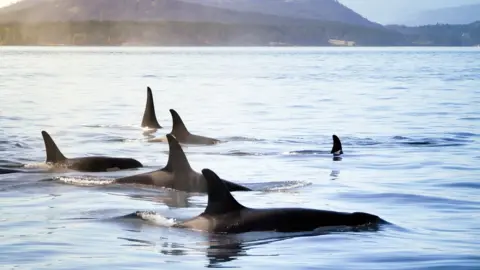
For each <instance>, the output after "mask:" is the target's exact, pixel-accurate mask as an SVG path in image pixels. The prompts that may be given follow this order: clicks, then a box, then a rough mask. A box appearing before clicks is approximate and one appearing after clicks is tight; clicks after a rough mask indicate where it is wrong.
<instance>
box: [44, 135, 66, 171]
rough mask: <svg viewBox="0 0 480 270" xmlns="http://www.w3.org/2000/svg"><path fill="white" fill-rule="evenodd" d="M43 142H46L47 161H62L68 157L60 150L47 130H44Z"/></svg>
mask: <svg viewBox="0 0 480 270" xmlns="http://www.w3.org/2000/svg"><path fill="white" fill-rule="evenodd" d="M42 137H43V142H44V143H45V151H46V152H47V160H46V162H53V163H55V162H61V161H64V160H66V159H67V158H66V157H65V156H64V155H63V154H62V152H60V149H58V147H57V145H56V144H55V142H54V141H53V139H52V137H50V135H49V134H48V133H47V132H46V131H44V130H43V131H42Z"/></svg>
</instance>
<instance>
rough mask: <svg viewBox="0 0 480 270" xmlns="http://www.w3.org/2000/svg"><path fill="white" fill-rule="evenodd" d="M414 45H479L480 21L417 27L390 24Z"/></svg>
mask: <svg viewBox="0 0 480 270" xmlns="http://www.w3.org/2000/svg"><path fill="white" fill-rule="evenodd" d="M387 28H388V29H391V30H394V31H397V32H399V33H401V34H403V35H404V37H405V40H406V41H407V42H408V43H410V44H411V45H414V46H479V45H480V21H477V22H473V23H470V24H453V25H452V24H434V25H423V26H416V27H408V26H403V25H389V26H387Z"/></svg>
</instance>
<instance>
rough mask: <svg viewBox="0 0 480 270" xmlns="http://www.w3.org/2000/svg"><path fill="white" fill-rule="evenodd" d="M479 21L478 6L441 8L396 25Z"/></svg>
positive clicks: (479, 8)
mask: <svg viewBox="0 0 480 270" xmlns="http://www.w3.org/2000/svg"><path fill="white" fill-rule="evenodd" d="M479 20H480V4H476V5H465V6H458V7H451V8H442V9H434V10H427V11H424V12H420V13H418V14H415V15H413V16H410V17H407V18H406V19H404V20H402V21H399V23H398V24H405V25H410V26H419V25H429V24H437V23H439V24H469V23H472V22H475V21H479Z"/></svg>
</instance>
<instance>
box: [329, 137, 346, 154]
mask: <svg viewBox="0 0 480 270" xmlns="http://www.w3.org/2000/svg"><path fill="white" fill-rule="evenodd" d="M332 139H333V146H332V151H330V154H333V155H334V156H340V155H343V149H342V142H341V141H340V138H338V136H337V135H332Z"/></svg>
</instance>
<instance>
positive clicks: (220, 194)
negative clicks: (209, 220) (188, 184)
mask: <svg viewBox="0 0 480 270" xmlns="http://www.w3.org/2000/svg"><path fill="white" fill-rule="evenodd" d="M202 174H203V177H204V178H205V180H206V181H207V186H208V188H207V193H208V204H207V208H206V209H205V211H204V212H203V213H204V214H207V215H221V214H225V213H228V212H232V211H238V210H241V209H244V208H245V206H243V205H241V204H240V203H239V202H237V200H235V198H234V197H233V196H232V194H231V193H230V191H228V189H227V186H226V185H225V183H224V182H223V181H222V180H221V179H220V177H218V175H217V174H216V173H214V172H213V171H211V170H209V169H203V170H202Z"/></svg>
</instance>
